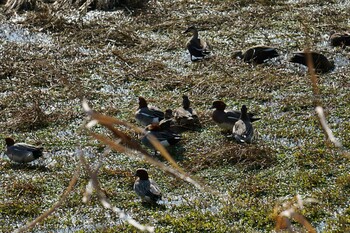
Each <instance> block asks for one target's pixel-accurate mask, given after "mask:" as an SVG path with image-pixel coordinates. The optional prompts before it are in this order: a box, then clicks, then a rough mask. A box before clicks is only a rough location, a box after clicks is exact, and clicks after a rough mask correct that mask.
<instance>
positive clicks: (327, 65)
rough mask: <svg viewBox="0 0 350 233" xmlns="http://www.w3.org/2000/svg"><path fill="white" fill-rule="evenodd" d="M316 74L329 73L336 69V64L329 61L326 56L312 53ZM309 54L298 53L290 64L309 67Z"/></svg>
mask: <svg viewBox="0 0 350 233" xmlns="http://www.w3.org/2000/svg"><path fill="white" fill-rule="evenodd" d="M310 55H311V58H312V61H313V63H314V68H315V71H316V73H327V72H329V71H331V70H333V69H334V67H335V66H334V62H333V61H329V60H328V59H327V58H326V57H325V56H324V55H322V54H320V53H317V52H310ZM306 59H307V52H296V53H294V56H293V57H292V58H291V59H290V62H293V63H299V64H302V65H304V66H307V62H306V61H307V60H306Z"/></svg>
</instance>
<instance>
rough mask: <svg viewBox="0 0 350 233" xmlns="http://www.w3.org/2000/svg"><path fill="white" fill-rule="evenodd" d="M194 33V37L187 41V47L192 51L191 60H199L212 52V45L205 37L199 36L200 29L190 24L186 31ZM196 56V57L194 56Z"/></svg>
mask: <svg viewBox="0 0 350 233" xmlns="http://www.w3.org/2000/svg"><path fill="white" fill-rule="evenodd" d="M189 32H190V33H192V38H191V39H190V40H189V41H188V42H187V44H186V47H187V49H188V51H189V52H190V57H191V61H198V60H200V59H202V58H204V57H205V56H207V55H209V54H210V46H209V45H208V44H207V42H205V40H203V39H199V38H198V30H197V28H196V27H195V26H190V27H188V28H187V29H186V31H184V33H189ZM193 57H195V58H193Z"/></svg>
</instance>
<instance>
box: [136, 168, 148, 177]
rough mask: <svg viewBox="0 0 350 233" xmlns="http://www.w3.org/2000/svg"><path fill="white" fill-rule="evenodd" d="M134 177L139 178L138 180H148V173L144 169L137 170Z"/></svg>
mask: <svg viewBox="0 0 350 233" xmlns="http://www.w3.org/2000/svg"><path fill="white" fill-rule="evenodd" d="M135 176H137V177H139V178H140V180H148V172H147V170H146V169H144V168H139V169H137V170H136V173H135Z"/></svg>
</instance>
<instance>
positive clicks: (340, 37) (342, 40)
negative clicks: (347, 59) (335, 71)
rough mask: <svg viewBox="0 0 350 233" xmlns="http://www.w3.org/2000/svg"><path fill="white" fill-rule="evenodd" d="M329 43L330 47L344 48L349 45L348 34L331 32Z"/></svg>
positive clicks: (349, 34)
mask: <svg viewBox="0 0 350 233" xmlns="http://www.w3.org/2000/svg"><path fill="white" fill-rule="evenodd" d="M329 41H330V43H331V45H332V46H334V47H336V46H341V47H343V48H344V47H346V46H349V45H350V33H348V32H331V36H330V37H329Z"/></svg>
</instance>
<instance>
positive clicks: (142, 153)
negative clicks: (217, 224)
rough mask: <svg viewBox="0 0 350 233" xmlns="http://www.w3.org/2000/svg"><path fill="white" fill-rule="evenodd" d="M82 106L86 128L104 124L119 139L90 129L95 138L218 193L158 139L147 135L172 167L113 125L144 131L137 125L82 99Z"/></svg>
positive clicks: (203, 188) (196, 185) (114, 148)
mask: <svg viewBox="0 0 350 233" xmlns="http://www.w3.org/2000/svg"><path fill="white" fill-rule="evenodd" d="M83 108H84V110H85V111H86V113H87V114H88V115H89V116H90V117H91V121H90V122H88V123H87V124H86V127H87V128H88V129H91V127H93V126H94V125H96V124H97V123H99V124H101V125H102V126H105V127H106V128H107V129H109V130H111V131H112V133H113V134H114V136H117V137H118V138H119V139H121V140H120V141H118V142H116V141H113V140H111V139H109V138H107V137H105V136H103V135H100V134H96V133H93V132H91V131H90V134H91V135H92V136H93V137H95V138H96V139H97V140H99V141H101V142H102V143H104V144H106V145H108V146H109V147H111V148H112V149H113V150H115V151H118V152H121V153H126V154H128V155H131V156H133V155H134V154H135V153H132V150H134V151H136V152H137V153H136V155H137V156H139V157H141V158H142V159H144V160H146V161H147V162H149V163H151V164H153V165H155V166H157V167H159V168H161V169H162V170H163V171H165V172H167V173H169V174H171V175H173V176H175V177H178V178H180V179H182V180H184V181H187V182H189V183H191V184H193V185H194V186H195V187H196V188H198V189H200V190H206V191H207V192H209V193H212V194H216V195H217V194H218V192H216V191H214V190H213V189H211V188H209V187H207V186H204V185H202V184H201V183H200V182H198V181H196V180H195V179H193V178H191V177H190V176H189V175H188V174H187V173H186V172H185V171H184V170H183V169H182V168H181V167H180V166H179V165H178V164H177V163H176V161H175V160H174V159H173V158H172V157H171V155H170V154H169V153H168V151H167V150H166V149H165V148H164V147H163V146H162V145H161V144H160V143H159V141H158V140H157V139H156V138H155V137H152V136H149V140H150V141H151V143H152V145H153V146H154V148H156V149H157V150H158V151H159V152H160V154H161V155H162V156H163V157H164V158H165V159H166V160H167V161H168V162H169V163H170V164H171V165H172V166H173V167H174V168H171V167H169V166H167V165H165V164H163V163H162V162H160V161H158V160H157V159H155V158H154V157H153V156H152V155H150V154H149V153H148V152H147V151H146V150H144V149H142V147H141V145H139V144H137V143H135V142H133V141H132V140H130V139H128V138H129V137H128V136H127V135H125V134H124V133H123V132H121V131H120V130H118V129H117V128H115V127H114V125H119V126H126V127H128V128H130V129H132V130H134V131H135V132H136V133H142V134H143V133H145V131H144V130H143V129H141V128H139V127H136V126H134V125H132V124H130V123H127V122H123V121H120V120H118V119H116V118H113V117H109V116H105V115H103V114H100V113H97V112H95V111H93V110H92V109H91V108H90V107H89V106H88V104H87V102H86V101H85V100H84V101H83ZM121 141H122V142H123V143H124V144H126V145H127V147H126V146H123V145H121V144H120V143H119V142H121Z"/></svg>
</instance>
